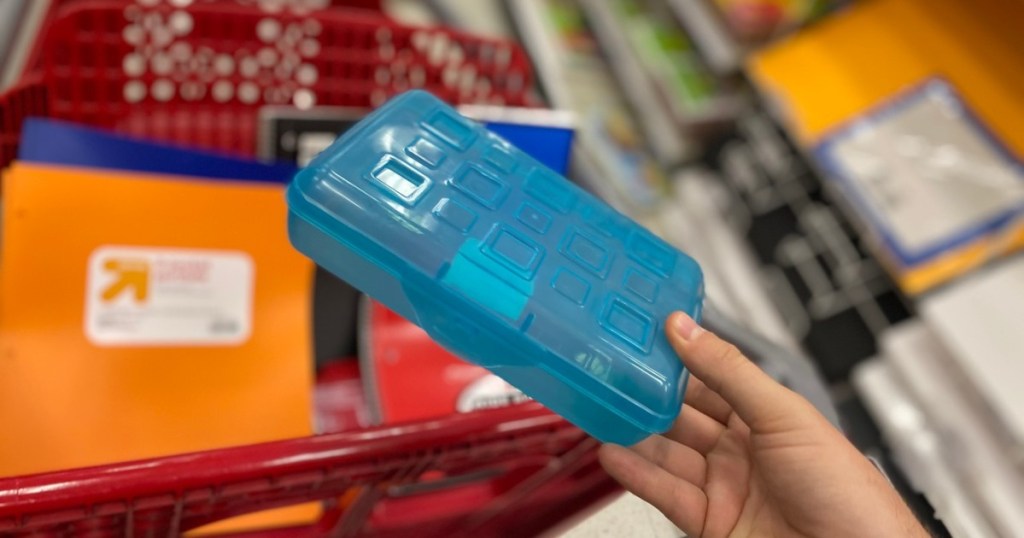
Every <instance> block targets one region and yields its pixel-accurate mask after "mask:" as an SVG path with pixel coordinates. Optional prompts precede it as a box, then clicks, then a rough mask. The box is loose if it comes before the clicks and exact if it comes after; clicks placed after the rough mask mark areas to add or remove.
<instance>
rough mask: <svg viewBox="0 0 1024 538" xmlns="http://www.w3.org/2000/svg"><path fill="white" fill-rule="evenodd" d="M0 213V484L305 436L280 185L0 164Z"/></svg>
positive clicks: (294, 256) (305, 325)
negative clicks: (0, 172)
mask: <svg viewBox="0 0 1024 538" xmlns="http://www.w3.org/2000/svg"><path fill="white" fill-rule="evenodd" d="M3 205H4V208H3V224H2V226H3V227H2V234H3V235H2V243H0V247H2V250H0V253H2V254H0V264H2V267H3V272H2V273H0V277H2V281H0V370H2V372H3V373H2V375H0V437H2V438H3V441H2V442H0V476H9V475H18V474H26V473H33V472H40V471H48V470H56V469H66V468H72V467H80V466H86V465H96V464H102V463H109V462H116V461H124V460H131V459H137V458H145V457H153V456H161V455H168V454H176V453H182V452H188V451H195V450H204V449H212V448H217V447H226V446H234V445H242V444H250V443H256V442H261V441H269V440H272V439H281V438H287V437H298V436H304V435H309V434H310V433H311V430H312V419H311V401H312V389H311V384H312V363H311V351H310V346H311V344H310V336H311V335H310V316H311V312H310V310H311V309H310V289H311V286H312V279H311V277H312V275H313V267H312V265H311V263H310V262H309V261H307V260H306V259H305V258H303V257H302V256H301V255H299V254H298V253H296V252H295V251H294V250H293V249H292V248H291V246H290V244H289V242H288V239H287V236H286V227H285V222H286V221H285V217H286V207H285V202H284V193H283V189H282V187H280V186H272V185H265V184H250V183H233V182H216V181H201V180H195V179H191V178H179V179H175V178H172V177H160V176H144V175H141V174H137V173H125V172H112V171H99V170H90V171H86V170H80V169H71V168H58V167H46V166H38V165H28V164H21V163H16V164H15V165H14V166H13V167H12V168H11V169H10V170H8V172H7V174H6V179H5V182H4V193H3Z"/></svg>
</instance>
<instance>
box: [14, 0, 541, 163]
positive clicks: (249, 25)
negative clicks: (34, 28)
mask: <svg viewBox="0 0 1024 538" xmlns="http://www.w3.org/2000/svg"><path fill="white" fill-rule="evenodd" d="M38 48H39V49H40V50H41V51H42V54H41V59H40V63H39V68H38V69H37V70H36V71H34V72H33V73H31V74H30V75H29V76H28V77H27V78H26V80H25V83H26V84H27V83H29V82H35V85H36V86H38V88H40V91H41V95H42V99H43V100H44V106H41V107H37V108H38V110H36V111H35V112H36V113H37V114H38V115H43V116H49V117H53V118H58V119H65V120H71V121H77V122H81V123H85V124H89V125H96V126H101V127H109V128H112V129H114V130H116V131H119V132H122V133H128V134H135V135H140V136H145V137H149V138H156V139H162V140H170V141H176V142H181V143H185V144H189V145H193V146H201V147H206V148H213V149H222V150H228V151H231V152H235V153H241V154H248V155H251V154H253V153H254V152H255V147H256V137H257V133H258V131H259V122H258V112H259V109H260V107H261V106H262V105H264V104H278V105H280V104H287V103H292V104H295V105H296V106H299V107H300V108H302V107H310V106H314V105H337V106H354V107H363V108H366V107H372V106H375V105H378V104H380V103H382V102H383V101H384V100H386V99H387V98H388V97H390V96H391V95H393V94H395V93H399V92H401V91H404V90H406V89H409V88H412V87H422V88H425V89H427V90H429V91H431V92H432V93H434V94H436V95H437V96H439V97H441V98H442V99H445V100H447V101H449V102H452V103H465V102H480V103H492V104H510V105H517V106H522V105H527V104H529V103H530V97H529V96H530V84H531V74H530V68H529V62H528V61H527V58H526V56H525V54H524V53H523V52H522V50H521V49H520V48H519V47H518V46H517V45H515V44H514V43H511V42H508V41H502V40H493V39H484V38H479V37H475V36H471V35H468V34H462V33H458V32H453V31H450V30H445V29H442V28H420V27H414V26H407V25H402V24H398V23H396V22H394V21H392V20H390V19H387V18H385V17H383V16H381V15H379V14H373V13H371V12H368V11H365V10H340V9H328V10H322V11H317V12H312V13H310V14H307V15H301V16H300V15H296V14H295V13H292V12H288V11H282V12H280V13H277V14H273V15H268V14H267V13H266V12H264V11H262V10H260V9H257V8H256V7H253V6H245V5H236V4H233V3H230V2H214V3H193V4H191V5H190V6H188V7H186V8H181V9H178V8H174V7H173V6H171V5H169V4H158V5H156V6H154V7H144V6H141V5H138V4H128V5H126V4H125V2H123V1H118V0H78V1H75V2H73V3H71V4H69V5H67V6H65V7H64V8H62V9H61V10H60V11H59V12H58V14H57V15H56V16H55V17H54V18H53V20H52V21H51V22H50V24H49V25H48V27H47V30H46V32H45V34H44V35H43V37H42V38H41V41H40V44H39V45H38ZM24 87H25V86H24V85H23V86H21V87H20V88H19V89H15V90H12V91H13V92H18V91H19V90H20V91H25V90H24ZM0 114H2V115H5V116H13V117H15V118H17V117H20V116H22V115H23V114H21V113H20V112H18V111H9V110H5V111H3V112H0ZM12 123H13V124H12ZM0 124H2V125H0V129H3V131H0V139H2V140H3V141H4V143H5V147H4V148H3V149H2V150H0V155H2V156H4V157H5V159H4V160H3V161H0V168H2V167H4V166H6V165H7V164H8V162H9V158H10V155H12V154H13V152H14V151H15V149H14V148H13V147H11V146H10V144H11V143H12V141H14V140H16V133H17V132H19V131H20V127H21V124H20V121H14V122H8V121H0Z"/></svg>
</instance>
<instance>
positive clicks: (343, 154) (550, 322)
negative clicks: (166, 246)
mask: <svg viewBox="0 0 1024 538" xmlns="http://www.w3.org/2000/svg"><path fill="white" fill-rule="evenodd" d="M288 205H289V208H290V210H289V218H288V227H289V235H290V237H291V241H292V243H293V244H294V245H295V247H296V248H298V249H299V250H300V251H301V252H303V253H304V254H306V255H307V256H309V257H310V258H312V259H313V260H314V261H316V262H317V263H318V264H320V265H321V266H323V267H325V268H327V269H328V270H330V271H331V272H333V273H335V274H336V275H338V276H339V277H341V278H343V279H345V280H347V281H348V282H349V283H351V284H352V285H354V286H355V287H357V288H359V289H360V290H362V291H363V292H365V293H367V294H368V295H370V296H371V297H373V298H374V299H376V300H378V301H380V302H382V303H384V304H385V305H387V306H388V307H389V308H391V309H393V310H395V311H396V312H398V313H399V314H401V315H402V316H404V317H406V318H407V319H409V320H410V321H412V322H414V323H416V324H417V325H419V326H420V327H422V328H423V329H425V330H426V331H427V332H428V333H429V334H430V335H431V337H433V338H434V339H435V340H436V341H437V342H439V343H440V344H441V345H443V346H445V347H446V348H448V349H449V350H451V351H452V352H454V353H456V354H458V355H460V356H461V357H463V358H464V359H466V360H469V361H471V362H473V363H476V364H479V365H481V366H484V367H486V368H487V369H489V370H491V371H492V372H494V373H495V374H497V375H499V376H500V377H502V378H504V379H505V380H506V381H508V382H509V383H511V384H512V385H514V386H516V387H517V388H519V389H520V390H522V391H523V392H524V393H526V394H527V395H529V396H531V397H533V398H534V399H535V400H537V401H539V402H541V403H543V404H544V405H546V406H547V407H548V408H550V409H551V410H553V411H554V412H556V413H558V414H559V415H561V416H563V417H565V418H566V419H568V420H569V421H570V422H572V423H574V424H576V425H577V426H579V427H580V428H582V429H583V430H585V431H586V432H588V433H589V434H591V435H593V436H594V437H596V438H597V439H599V440H601V441H606V442H615V443H620V444H626V445H628V444H633V443H636V442H638V441H640V440H642V439H643V438H645V437H647V436H648V435H650V434H652V433H656V432H663V431H665V430H667V429H668V428H669V427H670V426H671V424H672V422H673V420H674V419H675V418H676V416H677V415H678V413H679V410H680V407H681V406H682V400H683V392H684V390H685V388H686V380H687V372H686V370H685V368H683V366H682V363H680V361H679V359H678V358H677V357H676V355H675V354H674V353H673V351H672V349H671V348H670V347H669V344H668V341H667V340H666V338H665V335H664V321H665V318H666V316H667V315H668V314H669V313H670V312H672V311H674V310H683V311H685V312H687V313H689V314H690V315H691V316H694V317H695V318H697V317H699V315H700V310H701V305H702V302H703V295H704V286H703V277H702V275H701V271H700V268H699V267H698V266H697V263H696V262H694V261H693V259H691V258H690V257H688V256H686V255H685V254H683V253H681V252H679V251H677V250H676V249H674V248H672V247H671V246H669V245H668V244H666V243H665V242H663V241H661V240H660V239H658V238H657V237H655V236H654V235H652V234H651V233H650V232H648V231H647V230H645V229H644V228H642V227H641V226H639V225H638V224H636V223H635V222H633V221H632V220H630V219H628V218H626V217H624V216H623V215H621V214H620V213H618V212H616V211H615V210H613V209H611V208H610V207H608V206H607V205H605V204H604V203H603V202H601V201H600V200H598V199H596V198H594V197H593V196H591V195H590V194H588V193H586V192H584V191H583V190H581V189H580V188H578V187H576V186H575V185H573V184H572V183H570V182H569V181H568V180H567V179H565V178H564V177H562V176H560V175H559V174H557V173H555V172H553V171H551V170H550V169H548V168H545V167H544V166H543V165H541V164H540V163H539V162H537V161H536V160H534V159H532V158H531V157H529V156H527V155H526V154H525V153H523V152H522V151H519V150H518V149H516V148H515V147H513V146H512V145H511V144H509V143H508V142H506V141H505V140H504V139H502V138H500V137H499V136H497V135H495V134H493V133H491V132H489V131H488V130H487V129H485V128H484V127H483V126H481V125H479V124H476V123H474V122H471V121H470V120H467V119H465V118H463V117H462V116H460V115H459V114H458V113H457V112H456V111H455V110H453V109H452V108H450V107H449V106H447V105H446V104H444V103H443V102H441V101H440V100H438V99H437V98H435V97H434V96H432V95H430V94H429V93H426V92H423V91H410V92H407V93H404V94H402V95H400V96H398V97H395V98H394V99H392V100H391V101H389V102H388V103H386V104H385V105H384V106H382V107H381V108H380V109H378V110H377V111H375V112H374V113H372V114H370V115H369V116H367V117H366V118H365V119H364V120H363V121H361V122H360V123H359V124H358V125H356V126H355V127H353V128H352V129H351V130H349V131H348V132H347V133H345V134H344V135H343V136H342V137H341V138H339V139H338V140H337V141H336V142H335V143H334V144H333V145H331V146H330V147H329V148H328V149H327V150H325V151H324V152H323V153H322V154H321V155H320V156H319V157H317V158H316V159H315V160H314V161H313V162H312V163H310V165H309V166H308V167H307V168H306V169H304V170H302V171H300V172H299V173H298V175H296V177H295V179H294V181H293V182H292V183H291V185H290V187H289V188H288Z"/></svg>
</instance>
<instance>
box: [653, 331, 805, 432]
mask: <svg viewBox="0 0 1024 538" xmlns="http://www.w3.org/2000/svg"><path fill="white" fill-rule="evenodd" d="M666 329H667V330H666V333H667V334H668V340H669V343H670V344H671V345H672V347H673V348H674V349H675V351H676V353H678V354H679V357H680V358H681V359H682V360H683V364H685V365H686V367H687V368H688V369H689V370H690V372H692V373H693V375H695V376H696V377H697V378H698V379H700V380H701V381H703V382H704V384H705V385H707V387H708V388H709V389H711V390H712V391H714V392H716V393H718V394H719V395H720V396H721V397H722V399H724V400H725V401H726V403H728V404H729V405H730V406H732V408H733V410H734V411H736V414H737V415H738V416H739V417H740V419H742V420H743V422H745V423H746V424H747V425H748V426H750V428H751V430H754V431H757V430H762V429H764V428H765V427H767V426H769V425H770V424H773V423H776V422H777V421H779V420H786V419H793V418H796V417H798V416H802V415H803V414H804V413H805V412H806V408H807V405H804V402H803V399H802V398H800V397H798V396H797V395H796V394H795V393H793V392H792V391H790V390H789V389H787V388H785V387H783V386H782V385H780V384H779V383H777V382H776V381H775V380H774V379H772V378H771V377H769V376H768V375H767V374H765V373H764V372H763V371H762V370H761V369H760V368H758V367H757V365H755V364H754V363H752V362H750V360H749V359H747V357H745V356H744V355H743V353H742V352H741V351H740V350H739V349H738V348H737V347H736V346H734V345H732V344H730V343H729V342H726V341H724V340H722V339H721V338H719V337H717V336H715V335H714V334H712V333H710V332H708V331H706V330H705V329H704V328H702V327H701V326H700V325H698V324H697V322H695V321H694V320H693V319H692V318H691V317H690V316H687V315H686V314H684V313H682V312H676V313H674V314H672V315H671V316H669V319H668V324H667V325H666Z"/></svg>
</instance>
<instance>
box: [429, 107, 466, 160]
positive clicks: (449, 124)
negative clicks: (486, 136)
mask: <svg viewBox="0 0 1024 538" xmlns="http://www.w3.org/2000/svg"><path fill="white" fill-rule="evenodd" d="M423 126H424V127H426V128H427V129H428V130H429V131H431V132H433V133H434V134H435V135H437V137H438V138H440V139H441V141H442V142H445V143H446V144H448V145H449V146H451V147H453V148H455V149H457V150H460V151H465V150H466V149H469V146H470V144H472V143H473V140H474V139H475V138H476V133H475V132H473V128H472V127H471V126H470V125H469V124H468V122H467V121H466V120H465V119H463V118H461V117H457V116H456V115H455V114H453V113H452V112H449V111H446V110H437V111H435V112H434V113H433V114H431V115H430V117H429V118H428V119H427V121H425V122H423Z"/></svg>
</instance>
